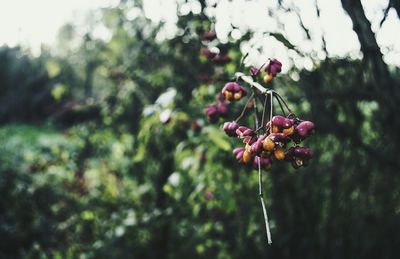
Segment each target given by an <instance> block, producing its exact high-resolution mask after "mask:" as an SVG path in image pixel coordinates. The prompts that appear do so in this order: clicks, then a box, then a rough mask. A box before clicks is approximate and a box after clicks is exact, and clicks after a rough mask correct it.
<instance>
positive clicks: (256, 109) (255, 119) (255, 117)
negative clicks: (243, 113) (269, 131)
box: [253, 90, 259, 130]
mask: <svg viewBox="0 0 400 259" xmlns="http://www.w3.org/2000/svg"><path fill="white" fill-rule="evenodd" d="M253 94H256V93H255V90H253ZM254 121H255V124H256V125H255V127H254V128H255V130H257V129H258V127H259V125H258V108H257V102H256V98H254Z"/></svg>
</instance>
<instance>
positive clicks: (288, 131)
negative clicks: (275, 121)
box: [282, 126, 294, 136]
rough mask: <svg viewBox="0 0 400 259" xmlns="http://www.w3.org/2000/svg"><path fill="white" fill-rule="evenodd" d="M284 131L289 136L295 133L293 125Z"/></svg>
mask: <svg viewBox="0 0 400 259" xmlns="http://www.w3.org/2000/svg"><path fill="white" fill-rule="evenodd" d="M282 133H284V134H286V135H287V136H290V135H292V134H293V133H294V127H293V126H292V127H290V128H287V129H283V130H282Z"/></svg>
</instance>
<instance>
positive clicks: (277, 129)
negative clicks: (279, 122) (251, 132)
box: [272, 125, 280, 133]
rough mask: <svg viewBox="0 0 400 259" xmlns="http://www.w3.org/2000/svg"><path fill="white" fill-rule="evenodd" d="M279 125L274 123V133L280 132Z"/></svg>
mask: <svg viewBox="0 0 400 259" xmlns="http://www.w3.org/2000/svg"><path fill="white" fill-rule="evenodd" d="M279 131H280V130H279V127H278V126H275V125H272V133H279Z"/></svg>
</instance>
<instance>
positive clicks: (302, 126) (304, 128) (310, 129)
mask: <svg viewBox="0 0 400 259" xmlns="http://www.w3.org/2000/svg"><path fill="white" fill-rule="evenodd" d="M296 133H297V134H298V135H299V136H300V137H301V138H302V139H304V138H306V137H307V136H308V135H311V134H313V133H314V123H312V122H311V121H302V122H300V123H299V125H297V127H296Z"/></svg>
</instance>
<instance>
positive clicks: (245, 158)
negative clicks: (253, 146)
mask: <svg viewBox="0 0 400 259" xmlns="http://www.w3.org/2000/svg"><path fill="white" fill-rule="evenodd" d="M252 158H253V157H252V155H251V153H250V152H249V151H247V150H245V151H244V153H243V163H245V164H248V163H250V161H251V159H252Z"/></svg>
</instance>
